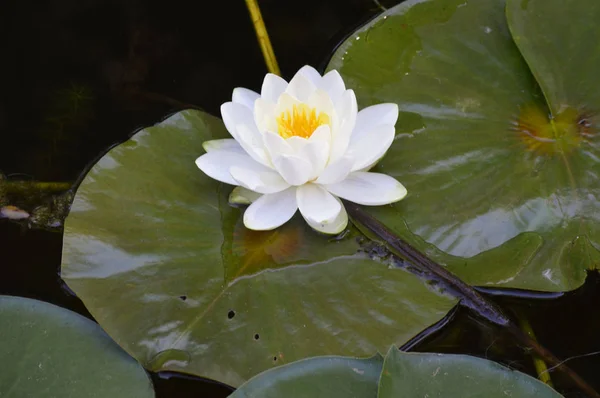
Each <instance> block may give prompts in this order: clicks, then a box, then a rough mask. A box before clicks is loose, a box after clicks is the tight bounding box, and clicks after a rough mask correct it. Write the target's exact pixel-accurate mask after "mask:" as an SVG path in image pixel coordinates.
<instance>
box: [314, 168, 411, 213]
mask: <svg viewBox="0 0 600 398" xmlns="http://www.w3.org/2000/svg"><path fill="white" fill-rule="evenodd" d="M324 187H325V188H326V189H327V190H328V191H329V192H331V193H332V194H334V195H336V196H339V197H340V198H344V199H347V200H349V201H351V202H354V203H358V204H361V205H366V206H379V205H385V204H388V203H393V202H397V201H399V200H401V199H402V198H404V197H405V196H406V188H404V186H403V185H402V184H400V183H399V182H398V181H396V179H394V178H392V177H390V176H388V175H386V174H379V173H364V172H360V171H357V172H354V173H351V174H350V175H349V176H348V178H346V179H345V180H344V181H342V182H338V183H337V184H331V185H324Z"/></svg>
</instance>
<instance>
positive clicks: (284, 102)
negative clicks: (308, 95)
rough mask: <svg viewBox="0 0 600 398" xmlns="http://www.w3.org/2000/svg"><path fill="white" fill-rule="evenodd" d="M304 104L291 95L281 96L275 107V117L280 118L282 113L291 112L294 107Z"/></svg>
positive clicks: (284, 94)
mask: <svg viewBox="0 0 600 398" xmlns="http://www.w3.org/2000/svg"><path fill="white" fill-rule="evenodd" d="M301 103H302V102H301V101H299V100H298V99H296V98H295V97H293V96H291V95H290V94H289V93H283V94H281V95H280V96H279V99H278V100H277V105H276V106H275V112H274V115H275V116H279V115H280V114H281V113H282V112H285V111H288V110H291V109H292V108H293V107H294V105H300V104H301Z"/></svg>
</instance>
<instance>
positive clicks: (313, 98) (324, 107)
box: [306, 90, 337, 123]
mask: <svg viewBox="0 0 600 398" xmlns="http://www.w3.org/2000/svg"><path fill="white" fill-rule="evenodd" d="M306 103H307V104H308V106H310V107H311V108H315V109H316V111H317V113H320V112H325V113H326V114H327V115H328V116H329V121H330V122H331V123H333V122H334V121H335V123H337V113H336V111H335V107H334V106H333V102H332V101H331V98H329V94H327V91H325V90H315V91H314V92H313V93H312V94H311V95H310V97H309V98H308V100H307V102H306Z"/></svg>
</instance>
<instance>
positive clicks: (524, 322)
mask: <svg viewBox="0 0 600 398" xmlns="http://www.w3.org/2000/svg"><path fill="white" fill-rule="evenodd" d="M517 320H518V321H519V326H520V327H521V330H523V332H524V333H525V334H526V335H527V336H529V337H530V338H531V339H532V340H534V341H536V342H537V338H536V337H535V333H534V331H533V328H532V327H531V324H530V323H529V320H528V319H527V317H525V315H523V314H522V313H520V312H519V313H517ZM531 358H532V359H533V366H534V367H535V371H536V373H537V374H538V379H540V380H541V381H543V382H544V383H546V384H548V385H549V386H550V387H554V386H553V385H552V379H551V378H550V372H548V367H547V366H546V362H544V360H543V359H541V358H540V357H539V356H538V355H535V354H534V355H532V356H531Z"/></svg>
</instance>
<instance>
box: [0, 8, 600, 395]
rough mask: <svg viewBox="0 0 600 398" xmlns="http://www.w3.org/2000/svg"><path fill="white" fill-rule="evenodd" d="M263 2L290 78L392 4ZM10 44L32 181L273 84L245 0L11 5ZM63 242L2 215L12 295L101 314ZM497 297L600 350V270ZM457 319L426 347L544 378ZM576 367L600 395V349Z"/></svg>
mask: <svg viewBox="0 0 600 398" xmlns="http://www.w3.org/2000/svg"><path fill="white" fill-rule="evenodd" d="M398 2H399V1H398V0H389V1H380V3H381V4H383V5H384V6H388V7H389V6H392V5H394V4H395V3H398ZM260 5H261V7H262V9H263V14H264V15H263V16H264V18H265V21H266V24H267V28H268V29H269V33H270V35H271V39H272V41H273V46H274V48H275V52H276V55H277V57H278V61H279V63H280V67H281V69H282V73H283V75H284V77H286V78H289V77H290V76H291V75H293V73H294V72H295V71H296V70H297V69H298V68H299V67H301V66H302V65H304V64H311V65H314V66H321V65H324V63H325V62H326V61H327V59H328V57H329V55H330V54H331V52H332V51H333V49H334V47H335V45H336V44H337V43H339V42H340V41H341V40H342V39H343V38H344V36H345V35H346V34H348V33H349V32H351V31H352V30H353V29H354V28H355V27H356V26H358V25H359V24H360V23H364V22H365V21H367V20H368V19H370V18H371V17H372V16H374V15H375V14H377V13H378V12H379V11H380V9H379V7H378V5H377V4H376V3H375V2H373V1H372V0H303V1H301V2H296V1H288V0H261V1H260ZM0 43H1V48H2V50H3V57H2V58H3V61H2V62H0V139H1V141H0V171H1V172H2V173H4V174H5V175H8V176H12V177H13V178H18V179H22V178H25V179H35V180H40V181H74V180H76V179H77V177H78V176H79V175H80V173H81V172H82V171H84V170H85V169H86V167H88V166H89V164H90V162H93V161H94V159H96V158H97V157H98V156H99V155H101V154H102V153H104V152H105V151H106V150H107V149H108V148H109V147H110V146H112V145H114V144H115V143H119V142H122V141H124V140H126V139H127V137H128V136H129V135H131V134H132V133H133V132H135V131H136V130H138V129H140V128H142V127H145V126H149V125H152V124H154V123H157V122H159V121H161V120H162V119H163V118H165V117H166V116H168V115H169V114H171V113H173V112H176V111H178V110H181V109H184V108H188V107H191V106H193V107H198V108H201V109H204V110H206V111H208V112H210V113H212V114H215V115H218V109H219V106H220V105H221V104H222V103H223V102H226V101H228V100H230V97H231V91H232V89H233V88H234V87H238V86H242V87H248V88H251V89H254V90H259V88H260V85H261V82H262V78H263V76H264V74H265V72H266V70H265V67H264V64H263V60H262V56H261V53H260V49H259V47H258V46H257V44H256V40H255V36H254V31H253V29H252V25H251V23H250V19H249V17H248V14H247V10H246V7H245V4H244V1H243V0H235V1H216V0H215V1H209V0H195V1H190V0H171V1H169V2H158V1H147V0H39V1H36V2H32V1H22V0H10V1H7V0H5V1H3V2H0ZM61 247H62V235H61V234H60V233H57V232H49V231H42V230H27V229H23V228H22V227H21V226H19V225H16V224H12V223H9V222H6V221H2V220H0V249H1V253H0V294H6V295H15V296H24V297H31V298H35V299H39V300H43V301H47V302H51V303H54V304H57V305H60V306H62V307H65V308H69V309H71V310H74V311H77V312H79V313H80V314H83V315H85V316H88V317H89V314H88V313H87V311H86V309H85V307H84V306H83V304H82V303H81V302H80V301H79V299H77V298H76V297H74V296H73V295H71V294H70V293H69V292H68V289H66V287H65V286H64V284H63V283H62V282H61V279H60V276H59V267H60V258H61ZM496 293H500V296H496V295H494V296H493V297H494V300H495V301H497V302H498V303H500V304H501V305H502V307H503V308H504V309H505V310H506V312H507V313H510V314H513V313H518V314H520V316H522V317H525V318H527V319H528V320H529V321H530V323H531V325H532V327H533V329H534V331H535V333H536V335H537V337H538V339H539V341H540V342H541V343H542V344H544V345H545V346H546V347H547V348H549V349H550V350H551V351H553V352H554V354H556V355H557V356H558V357H560V358H569V357H572V356H578V355H582V354H588V353H592V352H595V351H600V339H598V336H600V317H599V316H598V315H596V313H597V309H598V308H600V278H598V276H597V275H596V274H592V275H591V276H590V277H589V278H588V280H587V282H586V284H585V286H583V287H582V288H580V289H579V290H577V291H575V292H570V293H566V294H564V295H557V296H559V297H554V298H550V297H547V296H543V297H537V298H536V297H535V295H528V294H524V293H521V294H519V296H520V297H507V296H506V292H501V291H500V292H496ZM399 316H401V314H399ZM447 323H448V324H447V325H446V326H445V327H444V328H441V329H440V330H439V331H437V332H433V333H431V335H429V336H428V337H427V338H425V339H424V340H423V341H421V342H420V343H419V344H417V345H416V347H414V350H416V351H432V352H448V353H466V354H472V355H477V356H481V357H487V358H490V359H493V360H496V361H498V362H501V363H503V364H506V365H508V366H510V367H512V368H514V369H518V370H520V371H524V372H527V373H529V374H532V375H535V369H534V368H533V364H532V361H531V358H530V357H528V356H527V355H526V353H524V352H523V350H522V348H521V347H518V346H516V345H515V344H514V343H513V342H512V341H511V339H510V338H509V337H507V336H504V335H503V334H502V333H500V332H499V331H498V330H495V329H492V328H491V327H490V326H488V325H486V324H484V323H482V322H481V321H480V320H478V319H474V318H472V317H471V316H470V315H469V314H468V313H467V312H466V311H464V310H462V309H458V310H457V311H455V313H454V314H453V315H452V316H450V317H449V318H448V319H447ZM569 364H570V365H571V366H572V367H573V368H574V369H575V371H577V372H578V373H579V374H580V375H581V376H583V377H584V379H586V380H587V381H588V382H589V383H590V384H592V385H593V386H594V387H595V388H596V389H597V390H600V355H588V356H586V357H583V358H579V359H573V360H571V361H569ZM0 371H2V370H1V368H0ZM152 376H153V381H154V384H155V388H156V391H157V397H159V398H161V397H182V398H186V397H195V398H199V397H226V396H227V395H228V394H229V393H230V391H232V390H231V389H230V388H228V387H227V386H223V385H219V384H216V383H212V382H208V381H203V380H199V379H196V378H192V377H187V376H186V377H184V376H181V375H172V374H164V375H157V374H155V375H152ZM170 376H172V377H170ZM552 379H553V381H554V383H555V386H556V387H557V389H559V390H560V391H561V392H562V393H563V394H564V395H565V396H568V397H579V396H582V395H580V394H579V393H578V392H577V391H576V390H575V389H573V387H572V386H571V385H570V383H569V382H568V381H567V380H564V379H562V378H561V377H560V376H559V375H557V374H556V373H552Z"/></svg>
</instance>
